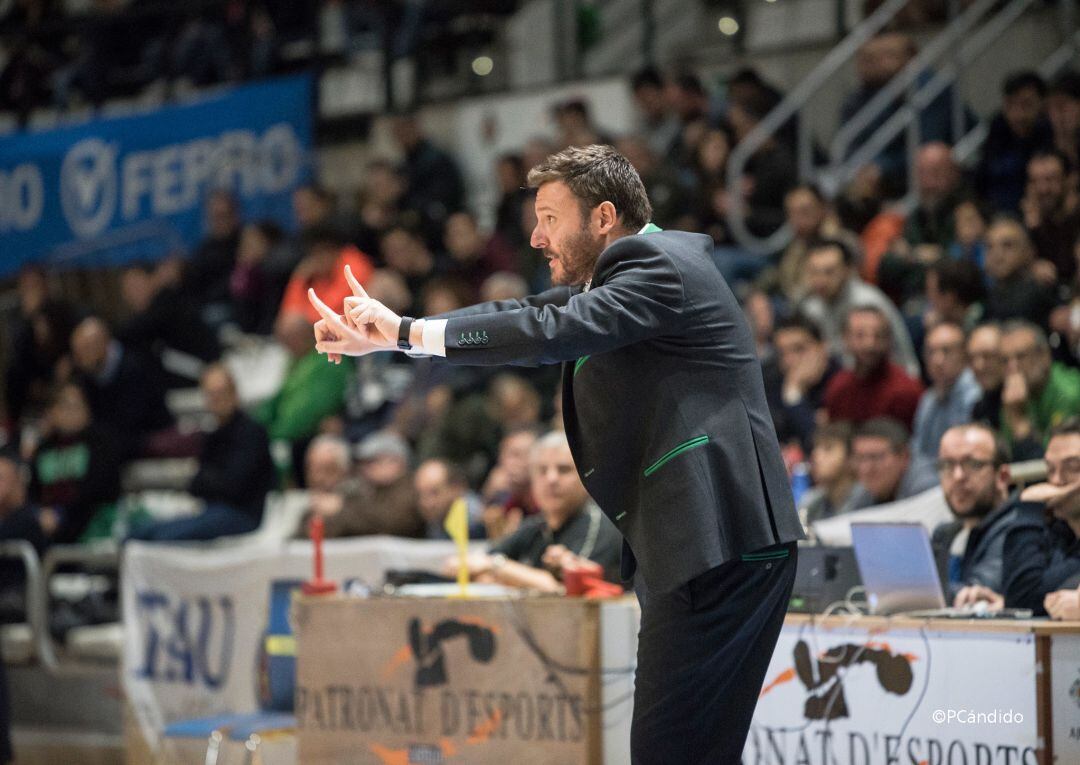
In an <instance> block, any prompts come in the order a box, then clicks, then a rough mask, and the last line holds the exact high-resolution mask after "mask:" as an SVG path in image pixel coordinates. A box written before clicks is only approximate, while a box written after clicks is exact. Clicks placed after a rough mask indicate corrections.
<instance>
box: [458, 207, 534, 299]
mask: <svg viewBox="0 0 1080 765" xmlns="http://www.w3.org/2000/svg"><path fill="white" fill-rule="evenodd" d="M443 246H444V247H445V248H446V253H447V255H449V256H450V262H449V264H448V268H447V270H446V274H447V275H448V276H451V277H453V278H455V279H458V280H460V281H462V282H464V283H465V284H467V285H468V286H469V288H470V290H471V291H472V294H471V299H470V301H469V302H470V303H475V302H476V298H477V295H478V291H479V289H480V285H482V284H483V283H484V280H485V279H487V278H488V277H489V276H491V275H492V274H493V273H495V272H496V271H513V270H515V265H516V264H515V257H514V252H513V250H511V249H510V246H509V245H508V244H506V242H505V241H504V240H503V239H502V238H501V237H498V236H493V235H487V234H485V233H484V232H483V231H481V230H480V225H479V223H477V220H476V218H475V217H474V216H473V214H472V213H470V212H464V211H462V212H456V213H453V214H452V215H450V217H448V218H447V219H446V228H445V229H444V230H443Z"/></svg>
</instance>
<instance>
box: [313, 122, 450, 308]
mask: <svg viewBox="0 0 1080 765" xmlns="http://www.w3.org/2000/svg"><path fill="white" fill-rule="evenodd" d="M391 131H392V132H393V135H394V140H395V142H396V143H397V145H398V146H399V147H400V148H401V151H402V153H403V154H404V155H405V159H404V161H403V162H402V164H401V173H402V175H403V176H404V179H405V193H404V196H403V197H402V199H401V207H402V208H403V209H407V210H415V211H416V212H418V213H419V214H420V219H421V220H420V226H421V229H422V230H423V231H424V233H425V239H426V240H427V242H428V243H429V244H434V243H435V242H437V241H438V240H439V238H440V237H441V236H442V231H443V226H444V225H445V223H446V217H447V216H448V215H449V214H450V213H452V212H457V211H458V210H460V209H461V207H462V205H463V204H464V202H465V183H464V181H463V180H462V177H461V171H460V170H459V169H458V166H457V163H456V162H455V161H454V159H453V157H451V156H450V155H449V154H448V153H447V152H445V151H443V150H442V149H440V148H439V147H437V146H436V145H435V144H434V143H432V142H431V140H429V139H428V137H427V136H426V135H424V132H423V130H422V129H421V127H420V123H419V121H418V120H417V118H416V116H415V115H413V114H401V115H398V116H396V117H395V118H394V119H393V120H392V124H391ZM320 294H321V293H320ZM328 305H330V306H331V307H333V304H332V303H328Z"/></svg>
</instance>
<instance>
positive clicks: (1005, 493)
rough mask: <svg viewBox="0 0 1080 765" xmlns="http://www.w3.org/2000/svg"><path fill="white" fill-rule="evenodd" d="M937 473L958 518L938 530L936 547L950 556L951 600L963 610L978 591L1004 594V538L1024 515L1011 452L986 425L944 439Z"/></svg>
mask: <svg viewBox="0 0 1080 765" xmlns="http://www.w3.org/2000/svg"><path fill="white" fill-rule="evenodd" d="M937 473H938V478H939V480H940V481H941V490H942V492H943V493H944V495H945V503H946V504H947V505H948V506H949V510H951V511H952V514H953V517H954V520H951V521H946V522H945V523H942V524H941V525H939V526H938V527H937V528H936V529H934V533H933V535H932V543H933V546H934V550H935V551H936V552H937V553H938V554H945V555H947V556H948V561H949V582H948V600H949V601H950V602H952V603H954V604H955V605H956V606H964V605H967V604H969V603H971V602H974V601H975V600H977V599H978V598H977V597H975V592H976V591H975V589H974V588H977V587H986V588H989V589H990V590H993V591H995V592H1001V590H1002V586H1003V585H1002V582H1003V579H1004V575H1005V570H1004V549H1005V536H1006V534H1007V533H1008V532H1009V529H1010V528H1011V527H1012V525H1013V524H1014V523H1015V522H1016V519H1017V515H1018V512H1019V511H1018V509H1017V507H1018V502H1017V498H1016V497H1010V496H1009V465H1008V450H1007V449H1006V448H1005V443H1004V442H1003V441H1002V440H1001V439H1000V438H999V437H998V435H997V433H995V432H994V431H993V430H992V429H991V428H989V427H987V426H986V425H981V424H978V423H969V424H964V425H955V426H953V427H951V428H949V429H948V430H947V431H945V435H943V436H942V437H941V446H940V448H939V449H938V458H937Z"/></svg>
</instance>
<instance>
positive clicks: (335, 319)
mask: <svg viewBox="0 0 1080 765" xmlns="http://www.w3.org/2000/svg"><path fill="white" fill-rule="evenodd" d="M307 296H308V300H310V301H311V304H312V305H313V306H315V310H316V311H318V312H319V313H320V314H321V315H322V317H323V318H324V319H326V321H327V322H329V323H330V324H334V325H335V326H336V325H338V324H341V317H340V316H338V315H337V313H335V312H334V310H333V309H331V308H330V306H328V305H327V304H326V303H324V302H323V301H322V300H320V299H319V296H318V295H316V294H315V290H314V289H313V288H311V287H308V291H307Z"/></svg>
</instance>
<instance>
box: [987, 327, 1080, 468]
mask: <svg viewBox="0 0 1080 765" xmlns="http://www.w3.org/2000/svg"><path fill="white" fill-rule="evenodd" d="M1001 355H1002V358H1003V359H1004V361H1005V383H1004V386H1003V387H1002V390H1001V430H1002V434H1003V435H1004V436H1005V437H1006V439H1007V440H1009V441H1010V442H1011V443H1012V444H1013V445H1014V448H1015V447H1016V446H1018V445H1020V444H1022V443H1023V442H1025V441H1028V440H1031V441H1035V442H1036V443H1040V444H1041V443H1043V442H1044V440H1045V438H1046V436H1047V434H1048V433H1049V432H1050V430H1051V429H1052V428H1053V427H1054V426H1055V425H1058V424H1059V423H1061V422H1062V421H1063V420H1065V419H1066V418H1068V417H1072V416H1074V415H1076V414H1077V413H1080V371H1078V370H1076V369H1072V368H1070V367H1066V366H1065V365H1063V364H1061V363H1059V362H1055V361H1053V360H1052V359H1051V356H1050V343H1049V342H1048V341H1047V339H1046V334H1045V333H1044V332H1043V331H1042V329H1040V328H1039V327H1037V326H1035V325H1034V324H1030V323H1027V322H1023V321H1011V322H1008V323H1006V324H1005V326H1004V327H1003V328H1002V335H1001ZM1018 456H1019V455H1018Z"/></svg>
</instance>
